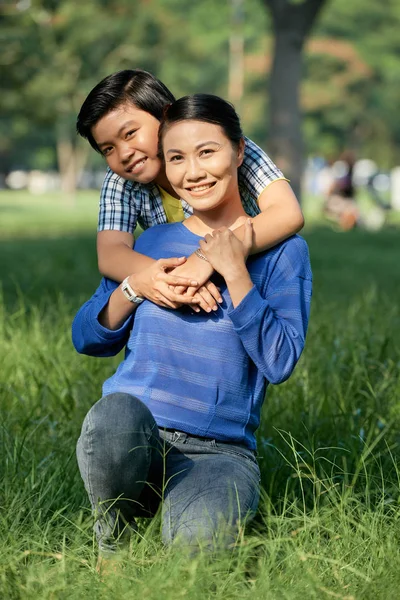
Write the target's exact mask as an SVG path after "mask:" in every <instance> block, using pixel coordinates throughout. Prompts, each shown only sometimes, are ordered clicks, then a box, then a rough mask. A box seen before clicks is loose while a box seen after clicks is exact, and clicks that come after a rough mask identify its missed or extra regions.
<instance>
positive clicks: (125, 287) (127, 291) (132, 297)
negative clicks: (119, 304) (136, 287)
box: [121, 277, 144, 304]
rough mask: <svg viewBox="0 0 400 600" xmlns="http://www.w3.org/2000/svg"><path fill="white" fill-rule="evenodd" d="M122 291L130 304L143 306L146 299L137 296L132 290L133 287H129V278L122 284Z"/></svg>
mask: <svg viewBox="0 0 400 600" xmlns="http://www.w3.org/2000/svg"><path fill="white" fill-rule="evenodd" d="M121 290H122V293H123V294H124V296H125V298H126V299H127V300H129V302H132V303H133V304H141V303H142V302H143V300H144V298H141V297H140V296H137V295H136V294H135V292H134V291H133V289H132V288H131V286H130V285H129V277H125V279H124V280H123V282H122V284H121Z"/></svg>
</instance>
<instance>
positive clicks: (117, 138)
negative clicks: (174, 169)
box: [92, 103, 162, 183]
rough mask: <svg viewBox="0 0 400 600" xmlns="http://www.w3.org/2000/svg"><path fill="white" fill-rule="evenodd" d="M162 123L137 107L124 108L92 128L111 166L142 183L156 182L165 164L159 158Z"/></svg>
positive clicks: (105, 117)
mask: <svg viewBox="0 0 400 600" xmlns="http://www.w3.org/2000/svg"><path fill="white" fill-rule="evenodd" d="M159 126H160V123H159V121H158V120H157V119H156V118H155V117H153V116H152V115H151V114H150V113H148V112H145V111H144V110H140V109H139V108H137V107H136V106H135V105H134V104H131V103H126V104H122V105H121V106H119V107H118V108H116V109H114V110H112V111H111V112H109V113H108V114H106V115H105V116H104V117H103V118H102V119H100V121H98V122H97V123H96V125H94V127H92V135H93V137H94V139H95V141H96V144H97V145H98V147H99V149H100V150H101V152H102V154H103V156H104V157H105V159H106V161H107V164H108V166H109V167H110V169H112V170H113V171H114V173H116V174H117V175H120V176H121V177H123V178H124V179H129V180H130V181H137V182H138V183H150V182H151V181H154V179H155V178H156V177H157V175H158V174H159V172H160V169H161V166H162V163H161V161H160V159H159V158H158V157H157V150H158V129H159Z"/></svg>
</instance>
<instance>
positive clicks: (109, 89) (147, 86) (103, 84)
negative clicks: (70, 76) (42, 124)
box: [76, 69, 175, 152]
mask: <svg viewBox="0 0 400 600" xmlns="http://www.w3.org/2000/svg"><path fill="white" fill-rule="evenodd" d="M174 101H175V98H174V96H173V95H172V93H171V92H170V91H169V89H168V88H167V87H166V86H165V85H164V84H163V83H161V81H160V80H159V79H157V78H156V77H154V75H152V74H151V73H148V72H147V71H142V69H130V70H125V71H118V72H117V73H113V74H112V75H109V76H108V77H106V78H105V79H103V80H102V81H100V83H98V84H97V85H96V86H95V87H94V88H93V89H92V91H91V92H90V94H89V95H88V97H87V98H86V100H85V102H84V103H83V104H82V107H81V110H80V111H79V115H78V118H77V121H76V130H77V132H78V133H79V135H81V136H82V137H83V138H85V139H87V140H88V141H89V143H90V145H91V146H92V148H94V149H95V150H96V151H97V152H100V150H99V148H98V146H97V144H96V142H95V140H94V138H93V135H92V127H94V125H96V123H98V121H100V119H102V118H103V117H104V116H105V115H106V114H108V113H109V112H111V111H112V110H114V109H115V108H118V106H120V105H121V104H125V103H129V102H130V103H132V104H134V105H135V106H136V107H137V108H139V109H140V110H144V111H146V112H148V113H150V114H151V115H152V116H153V117H155V118H156V119H158V120H159V121H161V119H162V116H163V110H164V107H165V106H166V105H167V104H170V103H171V102H174Z"/></svg>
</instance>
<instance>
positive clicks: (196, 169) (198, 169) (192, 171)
mask: <svg viewBox="0 0 400 600" xmlns="http://www.w3.org/2000/svg"><path fill="white" fill-rule="evenodd" d="M205 175H206V172H205V170H204V168H203V167H202V165H201V164H199V161H198V160H196V159H195V158H193V159H191V160H189V164H188V169H187V173H186V177H187V179H189V180H197V179H202V178H203V177H205Z"/></svg>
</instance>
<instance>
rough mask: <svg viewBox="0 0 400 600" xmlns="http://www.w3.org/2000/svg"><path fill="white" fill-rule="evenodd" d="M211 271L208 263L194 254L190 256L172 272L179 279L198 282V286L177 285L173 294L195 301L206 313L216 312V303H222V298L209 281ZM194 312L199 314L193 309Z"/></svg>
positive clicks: (211, 268)
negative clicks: (183, 278) (191, 279)
mask: <svg viewBox="0 0 400 600" xmlns="http://www.w3.org/2000/svg"><path fill="white" fill-rule="evenodd" d="M213 271H214V269H213V267H212V266H211V265H210V263H208V262H207V261H205V260H202V259H201V258H199V257H198V256H197V255H196V254H192V255H191V256H189V258H188V259H187V261H186V262H185V263H184V264H182V265H180V266H179V267H176V268H175V269H174V271H173V272H174V273H176V275H179V276H180V277H193V279H196V280H197V281H198V285H197V286H194V285H191V286H188V287H183V286H181V285H177V286H175V288H174V292H175V293H176V294H185V296H186V297H192V298H194V299H196V301H197V303H198V305H199V306H200V307H201V308H202V309H203V310H205V311H206V312H211V310H217V309H218V305H217V302H222V298H221V294H220V293H219V290H218V288H217V286H216V285H214V284H213V283H212V282H211V281H209V279H210V277H211V275H212V273H213ZM194 310H195V312H199V310H198V309H197V310H196V309H195V308H194Z"/></svg>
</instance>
